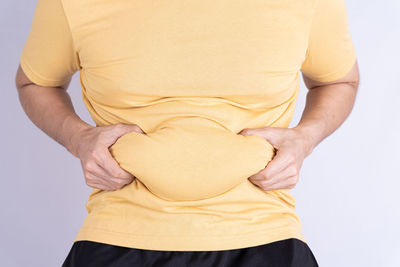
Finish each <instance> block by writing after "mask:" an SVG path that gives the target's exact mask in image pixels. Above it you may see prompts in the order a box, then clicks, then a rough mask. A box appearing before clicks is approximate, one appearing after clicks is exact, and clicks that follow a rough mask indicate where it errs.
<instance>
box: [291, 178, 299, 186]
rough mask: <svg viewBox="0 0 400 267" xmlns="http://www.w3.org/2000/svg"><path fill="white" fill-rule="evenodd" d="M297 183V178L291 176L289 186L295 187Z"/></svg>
mask: <svg viewBox="0 0 400 267" xmlns="http://www.w3.org/2000/svg"><path fill="white" fill-rule="evenodd" d="M297 181H298V178H297V176H293V177H291V178H290V180H289V182H290V185H296V184H297Z"/></svg>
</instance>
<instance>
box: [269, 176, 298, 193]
mask: <svg viewBox="0 0 400 267" xmlns="http://www.w3.org/2000/svg"><path fill="white" fill-rule="evenodd" d="M295 180H297V179H296V176H291V177H287V178H286V179H284V180H281V181H279V182H278V183H275V184H273V185H270V186H268V187H267V189H266V191H269V190H278V189H292V188H294V186H295V185H296V183H295V182H293V181H295Z"/></svg>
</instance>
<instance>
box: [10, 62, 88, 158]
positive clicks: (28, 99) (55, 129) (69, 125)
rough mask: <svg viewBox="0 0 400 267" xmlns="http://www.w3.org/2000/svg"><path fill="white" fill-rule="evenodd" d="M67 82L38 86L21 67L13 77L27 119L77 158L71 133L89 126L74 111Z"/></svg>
mask: <svg viewBox="0 0 400 267" xmlns="http://www.w3.org/2000/svg"><path fill="white" fill-rule="evenodd" d="M70 81H71V80H70ZM70 81H69V82H67V83H65V84H63V85H62V86H59V87H46V86H39V85H36V84H34V83H33V82H32V81H31V80H29V78H28V77H27V76H26V75H25V73H24V72H23V70H22V68H21V66H18V70H17V73H16V76H15V84H16V88H17V90H18V97H19V100H20V102H21V105H22V107H23V109H24V111H25V113H26V115H27V116H28V117H29V119H30V120H31V121H32V122H33V123H34V124H35V125H36V126H37V127H39V128H40V129H41V130H42V131H44V132H45V133H46V134H47V135H48V136H49V137H51V138H52V139H54V140H55V141H56V142H58V143H59V144H61V145H63V146H64V147H65V148H66V149H67V150H68V151H69V152H71V153H72V154H73V155H74V156H75V157H78V155H77V152H76V148H74V147H72V142H71V139H72V136H73V135H74V133H76V132H78V131H80V130H83V129H88V128H91V127H92V126H91V125H89V124H87V123H86V122H84V121H82V120H81V119H80V118H79V117H78V116H77V115H76V113H75V110H74V107H73V105H72V102H71V98H70V96H69V94H68V93H67V88H68V86H69V84H70Z"/></svg>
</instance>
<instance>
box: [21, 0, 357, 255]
mask: <svg viewBox="0 0 400 267" xmlns="http://www.w3.org/2000/svg"><path fill="white" fill-rule="evenodd" d="M347 23H348V22H347V16H346V9H345V4H344V0H280V1H277V0H256V1H246V0H237V1H231V0H218V1H215V0H213V1H211V0H202V1H195V0H185V1H182V0H171V1H165V0H161V1H160V0H159V1H154V0H149V1H126V0H113V1H110V0H90V1H81V0H38V1H37V7H36V10H35V14H34V18H33V21H32V28H31V30H30V33H29V36H28V38H27V41H26V44H25V46H24V48H23V50H22V54H21V67H22V69H23V71H24V72H25V73H26V75H27V76H28V77H29V78H30V79H31V80H32V81H33V82H34V83H36V84H38V85H40V86H60V85H62V84H63V83H65V82H67V81H68V80H69V79H70V78H71V76H72V75H73V74H74V73H75V72H78V71H79V81H80V86H81V90H82V100H83V103H84V104H85V106H86V108H87V110H88V112H89V114H90V116H91V118H92V119H93V121H94V123H95V124H96V127H100V126H105V125H114V124H118V123H125V124H137V125H138V126H139V127H140V128H141V129H142V130H143V131H144V134H139V133H136V132H134V133H127V134H125V135H123V136H121V137H120V138H119V139H118V140H117V141H116V142H115V143H114V144H113V145H111V146H110V147H109V151H110V154H111V155H112V157H113V158H114V159H115V161H116V162H117V163H118V164H119V165H120V166H121V168H123V169H125V170H126V171H128V172H130V173H132V174H133V175H134V176H135V177H136V179H135V180H134V181H133V182H132V183H130V184H128V185H125V186H124V187H123V188H121V189H118V190H115V191H104V190H100V189H97V188H92V189H93V190H92V192H91V193H90V195H89V196H88V200H87V203H86V205H85V207H86V210H87V211H88V215H87V217H86V218H85V219H84V221H83V223H82V226H81V228H80V229H79V232H78V233H77V235H76V237H75V240H74V241H79V240H90V241H95V242H103V243H107V244H111V245H120V246H126V247H131V248H140V249H155V250H165V251H168V250H188V251H196V250H197V251H204V250H208V251H210V250H221V249H236V248H243V247H248V246H255V245H260V244H266V243H269V242H274V241H278V240H282V239H286V238H297V239H300V240H302V241H304V242H306V239H305V237H304V236H303V233H302V225H301V221H300V218H299V216H298V215H297V213H296V211H295V207H296V200H295V198H294V196H293V195H292V194H291V192H290V190H289V189H279V190H268V191H264V190H262V189H261V188H260V187H258V186H256V185H254V184H253V183H251V182H250V181H249V179H248V177H250V176H251V175H253V174H256V173H257V172H259V171H262V170H263V169H264V168H265V167H266V166H267V165H268V164H269V162H270V161H271V160H273V158H274V155H275V153H276V150H275V148H274V147H273V146H272V145H271V144H270V143H269V142H268V141H267V139H264V138H263V137H260V136H257V135H251V136H243V135H240V134H238V133H239V132H240V131H241V130H243V129H244V128H261V127H265V126H271V127H283V128H287V127H289V124H290V122H291V119H292V116H293V113H294V110H295V106H296V101H297V97H298V94H299V80H300V72H302V73H303V74H306V75H307V76H308V77H309V78H312V79H315V80H318V81H333V80H335V79H338V78H340V77H343V76H344V75H345V74H346V73H347V72H348V71H349V70H350V68H351V67H352V66H353V65H354V63H355V60H356V54H355V50H354V46H353V43H352V41H351V37H350V33H349V29H348V25H347ZM305 178H306V177H305ZM71 197H73V194H71Z"/></svg>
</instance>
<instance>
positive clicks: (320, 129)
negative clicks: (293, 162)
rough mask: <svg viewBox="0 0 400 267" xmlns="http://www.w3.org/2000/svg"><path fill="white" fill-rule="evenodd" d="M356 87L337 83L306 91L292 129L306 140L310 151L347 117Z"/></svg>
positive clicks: (350, 84) (354, 84)
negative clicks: (296, 123) (297, 119)
mask: <svg viewBox="0 0 400 267" xmlns="http://www.w3.org/2000/svg"><path fill="white" fill-rule="evenodd" d="M357 87H358V85H357V84H356V83H338V84H329V85H323V86H319V87H315V88H312V89H310V90H309V91H308V93H307V98H306V105H305V108H304V111H303V114H302V117H301V119H300V122H299V123H298V125H297V126H296V127H294V129H297V130H299V131H300V132H302V133H303V135H304V137H305V138H306V139H308V141H309V142H310V144H311V146H310V147H311V151H312V149H313V148H314V147H315V146H317V145H318V144H319V143H320V142H321V141H322V140H323V139H324V138H325V137H327V136H329V135H330V134H331V133H333V132H334V131H335V130H336V129H337V128H338V127H339V126H340V125H341V124H342V123H343V122H344V121H345V120H346V118H347V117H348V116H349V114H350V112H351V110H352V108H353V105H354V102H355V98H356V93H357ZM311 151H309V153H311Z"/></svg>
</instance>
